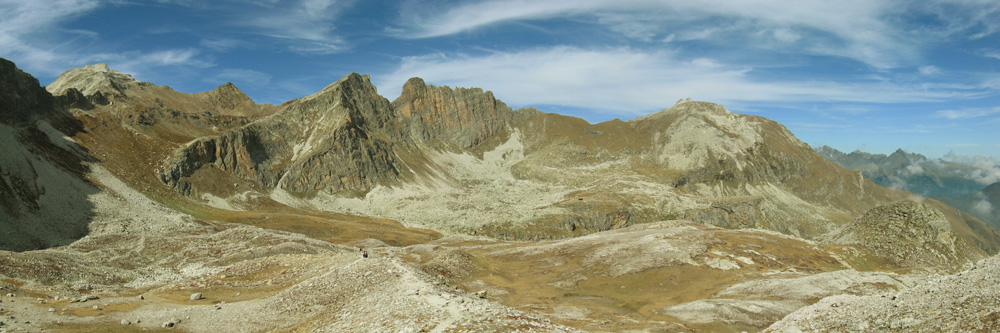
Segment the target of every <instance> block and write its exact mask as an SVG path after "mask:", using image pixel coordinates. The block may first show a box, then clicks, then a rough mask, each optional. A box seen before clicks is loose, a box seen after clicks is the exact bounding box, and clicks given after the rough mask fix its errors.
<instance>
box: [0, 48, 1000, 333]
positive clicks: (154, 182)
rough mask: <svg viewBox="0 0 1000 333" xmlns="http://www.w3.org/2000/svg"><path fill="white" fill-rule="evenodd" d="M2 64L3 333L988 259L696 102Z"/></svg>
mask: <svg viewBox="0 0 1000 333" xmlns="http://www.w3.org/2000/svg"><path fill="white" fill-rule="evenodd" d="M0 65H3V66H2V67H0V70H2V72H0V87H2V88H3V89H2V90H0V106H2V108H3V109H2V114H0V115H2V119H3V125H2V126H0V135H4V136H6V137H7V139H4V140H5V141H4V142H5V144H4V145H3V146H2V147H0V149H3V154H4V157H5V158H4V159H3V161H2V162H0V168H2V171H3V172H2V175H3V178H2V180H3V183H0V185H2V186H3V187H0V191H3V193H2V194H3V195H4V196H3V197H4V198H5V199H4V200H5V201H4V202H3V205H4V206H3V207H4V210H3V212H2V213H3V214H5V215H0V217H3V220H2V221H0V222H2V227H3V229H2V230H3V232H4V234H3V235H2V237H3V239H2V240H0V241H3V242H4V243H0V268H3V269H0V281H2V283H0V289H3V291H4V292H3V294H0V300H3V303H2V304H3V305H4V306H3V308H4V309H3V310H0V312H2V314H3V315H4V316H5V317H4V318H9V319H5V320H3V323H2V324H0V328H3V329H13V330H28V331H33V330H41V329H44V330H56V331H106V330H118V329H122V328H123V325H124V326H125V327H124V328H126V329H131V328H135V329H161V328H164V327H168V326H169V327H173V328H175V329H180V330H184V331H198V332H200V331H219V330H234V329H235V330H243V331H274V330H283V331H300V330H318V331H344V330H362V331H371V330H376V331H378V330H382V331H435V332H440V331H458V330H473V331H495V330H502V331H503V330H529V329H533V330H544V331H574V330H599V331H620V330H670V331H720V330H722V331H741V330H761V329H765V328H767V327H768V326H769V325H771V324H772V323H774V322H777V321H779V320H781V319H782V318H783V317H785V316H786V315H788V314H789V313H792V312H795V311H796V310H798V309H800V308H803V307H807V306H809V305H810V304H813V303H816V302H817V301H819V300H820V299H823V298H824V297H842V296H838V295H855V296H858V297H869V296H871V295H880V294H886V293H906V292H909V291H908V290H910V288H913V286H915V285H921V283H925V282H926V281H932V280H931V279H932V278H933V276H934V275H933V274H937V273H950V272H957V271H958V270H961V269H964V268H967V267H971V265H973V263H975V262H976V261H978V260H981V259H983V258H987V257H988V256H991V255H994V254H996V252H997V251H998V250H1000V237H998V235H997V231H996V230H995V229H993V228H991V227H989V226H987V225H985V224H983V223H982V222H981V221H979V220H978V219H976V218H975V217H972V216H970V215H968V214H966V213H963V212H961V211H958V210H956V209H953V208H951V207H949V206H947V205H944V204H942V203H941V202H938V201H935V200H931V199H926V200H923V201H922V202H917V201H911V196H912V194H911V193H908V192H905V191H900V190H894V189H889V188H885V187H882V186H879V185H876V184H875V183H873V182H871V181H869V180H867V179H865V178H864V177H863V176H862V175H861V174H860V173H858V172H854V171H848V170H846V169H844V168H842V167H840V166H838V165H836V164H834V163H831V162H829V161H827V160H825V159H824V158H823V157H821V156H820V155H818V154H816V153H815V152H814V151H813V150H812V149H811V148H810V147H809V146H808V145H806V144H804V143H802V142H801V141H799V140H798V139H796V138H795V137H794V135H792V133H790V132H789V131H788V130H787V129H786V128H784V127H783V126H781V125H780V124H778V123H775V122H773V121H770V120H767V119H765V118H762V117H755V116H747V115H739V114H734V113H731V112H729V111H727V110H726V109H725V108H723V107H722V106H720V105H717V104H712V103H706V102H697V101H690V100H682V101H679V102H678V103H677V104H676V105H674V106H672V107H670V108H668V109H665V110H663V111H660V112H657V113H654V114H651V115H648V116H646V117H642V118H639V119H635V120H631V121H618V120H616V121H609V122H604V123H599V124H589V123H587V122H586V121H584V120H582V119H577V118H572V117H567V116H562V115H557V114H549V113H544V112H540V111H538V110H534V109H530V108H529V109H517V110H514V109H511V108H509V107H507V106H506V105H505V104H504V103H503V102H501V101H500V100H498V99H497V98H495V97H494V96H493V94H492V93H491V92H489V91H484V90H482V89H476V88H471V89H467V88H450V87H436V86H432V85H427V84H426V83H425V82H424V81H423V80H421V79H418V78H414V79H411V80H409V81H408V82H406V84H405V85H404V87H403V92H402V94H401V96H399V97H398V98H396V99H395V100H393V101H389V100H388V99H386V98H384V97H382V96H379V95H378V92H377V89H376V88H375V87H374V86H373V85H372V84H371V83H370V81H369V79H368V77H366V76H363V75H358V74H350V75H347V76H345V77H343V78H341V79H339V80H336V81H335V82H334V83H332V84H331V85H329V86H328V87H326V88H324V89H322V90H321V91H319V92H317V93H315V94H313V95H310V96H306V97H303V98H300V99H296V100H292V101H288V102H285V103H282V104H281V105H277V106H274V105H258V104H255V103H254V102H253V101H252V100H250V99H249V97H247V96H246V95H245V94H243V93H242V92H240V91H239V90H238V89H237V88H236V87H235V86H234V85H232V84H225V85H222V86H220V87H219V88H217V89H215V90H212V91H208V92H202V93H196V94H187V93H182V92H177V91H174V90H173V89H171V88H169V87H165V86H157V85H155V84H152V83H146V82H141V81H137V80H135V79H134V78H132V77H131V76H129V75H128V74H124V73H120V72H117V71H114V70H112V69H110V68H108V67H107V66H105V65H89V66H85V67H82V68H77V69H71V70H69V71H67V72H66V73H64V74H63V75H62V76H60V77H59V78H58V79H57V80H56V81H55V82H53V83H52V84H50V85H48V86H47V87H45V88H42V87H40V86H39V85H38V82H37V80H34V79H33V78H31V77H30V76H29V75H27V74H25V73H23V72H21V71H20V70H17V69H16V67H14V65H13V64H11V63H9V62H6V61H4V62H2V63H0ZM8 157H11V158H8ZM24 240H30V241H24ZM359 248H362V249H363V250H364V253H365V254H364V255H362V253H361V251H359ZM968 313H969V315H970V316H981V315H987V314H983V313H979V312H968Z"/></svg>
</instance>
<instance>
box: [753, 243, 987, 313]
mask: <svg viewBox="0 0 1000 333" xmlns="http://www.w3.org/2000/svg"><path fill="white" fill-rule="evenodd" d="M766 331H768V332H845V331H852V332H959V331H963V332H973V331H975V332H997V331H1000V257H996V256H994V257H991V258H988V259H984V260H982V261H980V262H978V263H977V264H976V265H975V266H973V267H971V268H969V269H967V270H964V271H962V272H959V273H955V274H953V275H945V276H936V277H931V278H928V279H925V280H923V281H921V282H920V284H918V285H916V286H915V287H913V288H909V289H905V290H902V291H900V292H894V293H881V294H877V295H870V296H850V295H838V296H831V297H827V298H824V299H823V300H821V301H819V302H818V303H816V304H813V305H810V306H807V307H803V308H801V309H799V310H797V311H795V312H793V313H792V314H790V315H788V316H787V317H785V318H784V319H782V320H781V321H779V322H776V323H774V324H773V325H771V326H770V327H769V328H768V329H767V330H766Z"/></svg>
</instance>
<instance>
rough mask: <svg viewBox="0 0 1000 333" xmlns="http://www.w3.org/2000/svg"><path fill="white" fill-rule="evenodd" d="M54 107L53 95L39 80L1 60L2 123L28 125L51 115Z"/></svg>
mask: <svg viewBox="0 0 1000 333" xmlns="http://www.w3.org/2000/svg"><path fill="white" fill-rule="evenodd" d="M53 107H54V105H53V100H52V95H50V94H49V93H48V92H46V91H45V88H44V87H41V86H40V85H39V84H38V79H36V78H34V77H32V76H31V75H28V74H27V73H25V72H23V71H21V70H20V69H18V68H17V66H16V65H14V63H13V62H10V61H9V60H7V59H3V58H0V122H2V123H4V124H8V125H13V126H17V125H24V124H28V123H31V122H33V121H34V120H36V119H38V118H39V117H40V116H42V115H44V114H47V113H51V112H52V110H53Z"/></svg>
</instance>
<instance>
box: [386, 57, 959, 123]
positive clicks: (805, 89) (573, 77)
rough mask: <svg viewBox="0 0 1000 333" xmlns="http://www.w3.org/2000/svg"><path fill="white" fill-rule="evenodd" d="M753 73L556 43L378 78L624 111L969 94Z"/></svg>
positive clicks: (437, 62)
mask: <svg viewBox="0 0 1000 333" xmlns="http://www.w3.org/2000/svg"><path fill="white" fill-rule="evenodd" d="M751 72H752V68H749V67H744V66H734V65H730V64H725V63H723V62H720V61H719V60H716V59H710V58H696V59H682V58H679V57H678V55H677V54H675V53H672V52H667V51H656V52H646V51H639V50H635V49H630V48H612V49H601V50H587V49H580V48H575V47H568V46H557V47H552V48H537V49H531V50H524V51H519V52H495V53H491V54H486V55H482V56H469V55H459V56H448V55H442V54H435V55H427V56H418V57H407V58H403V60H402V63H401V65H400V67H399V68H398V69H397V70H395V71H394V72H392V73H388V74H385V75H381V76H377V77H376V81H377V82H379V86H380V90H381V91H383V92H384V93H385V94H386V96H387V97H389V98H394V97H395V96H398V94H399V91H400V89H401V86H402V84H403V82H405V81H406V79H408V78H410V77H413V76H420V77H422V78H424V79H425V80H426V81H427V82H429V83H433V84H439V85H452V86H461V87H470V86H474V87H484V88H487V89H491V90H493V91H494V92H495V93H496V95H497V97H498V98H500V99H502V100H504V101H506V102H508V103H511V104H514V105H542V104H549V105H563V106H572V107H578V108H585V109H595V110H598V111H604V112H609V113H616V114H622V115H637V114H642V113H646V112H649V111H653V110H659V109H663V108H666V107H669V106H670V105H673V103H674V102H675V101H677V100H678V99H681V98H687V97H691V98H694V99H698V100H705V101H713V102H718V103H723V104H728V103H734V102H740V101H747V102H759V101H768V102H780V103H786V102H801V101H809V102H817V101H841V102H843V101H849V102H869V103H870V102H874V103H893V102H919V101H940V100H944V99H948V98H953V97H965V96H966V95H968V94H970V93H971V92H969V91H965V90H961V89H945V88H927V87H925V86H920V87H908V86H904V85H898V84H892V83H888V82H861V83H849V84H848V83H837V82H829V81H808V80H795V79H790V80H789V81H766V80H759V79H755V78H754V77H753V76H752V75H750V73H751ZM876 91H877V92H878V93H872V92H876Z"/></svg>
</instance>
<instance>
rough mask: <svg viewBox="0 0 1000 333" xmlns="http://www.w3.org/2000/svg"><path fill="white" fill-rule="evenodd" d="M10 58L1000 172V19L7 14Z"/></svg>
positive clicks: (679, 8) (25, 5) (516, 4)
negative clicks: (412, 92)
mask: <svg viewBox="0 0 1000 333" xmlns="http://www.w3.org/2000/svg"><path fill="white" fill-rule="evenodd" d="M0 57H4V58H7V59H10V60H12V61H14V62H15V63H17V64H18V66H19V67H21V68H22V69H24V70H25V71H28V72H29V73H31V74H33V75H35V76H36V77H38V78H39V80H40V81H41V82H42V84H47V83H49V82H51V81H52V80H54V79H55V78H56V77H57V76H58V75H59V74H60V73H61V72H63V71H65V70H67V69H69V68H73V67H79V66H82V65H85V64H92V63H98V62H105V63H108V64H109V65H110V66H111V67H112V68H113V69H117V70H119V71H122V72H126V73H131V74H133V75H134V76H135V77H136V78H138V79H140V80H143V81H149V82H153V83H156V84H160V85H169V86H171V87H173V88H174V89H176V90H179V91H184V92H199V91H205V90H210V89H212V88H214V87H216V86H218V85H220V84H222V83H225V82H227V81H231V82H233V83H235V84H236V85H237V86H238V87H240V89H242V90H243V91H245V92H246V93H247V94H248V95H249V96H250V97H251V98H253V99H254V100H255V101H257V102H258V103H274V104H277V103H281V102H283V101H286V100H289V99H293V98H297V97H302V96H305V95H308V94H311V93H313V92H316V91H318V90H320V89H322V88H323V87H324V86H326V85H327V84H329V83H331V82H333V81H335V80H337V79H338V78H340V77H342V76H344V75H346V74H348V73H350V72H358V73H362V74H370V75H372V81H373V82H374V83H375V84H376V85H377V86H378V88H379V91H380V93H382V95H384V96H386V97H387V98H389V99H390V100H391V99H394V98H395V97H396V96H398V94H399V91H400V88H401V86H402V84H403V82H405V81H406V79H408V78H410V77H412V76H420V77H422V78H424V79H425V80H426V81H427V82H428V83H431V84H436V85H449V86H460V87H482V88H484V89H487V90H492V91H493V92H494V93H495V95H496V96H497V97H498V98H500V99H501V100H503V101H505V102H506V103H507V104H509V105H511V106H515V107H521V106H534V107H537V108H538V109H540V110H543V111H549V112H558V113H563V114H568V115H574V116H579V117H582V118H585V119H587V120H589V121H591V122H600V121H605V120H609V119H614V118H621V119H623V120H628V119H633V118H635V117H637V116H641V115H644V114H648V113H650V112H655V111H658V110H661V109H664V108H667V107H669V106H671V105H673V104H674V102H676V101H677V100H678V99H682V98H688V97H690V98H693V99H695V100H703V101H710V102H716V103H720V104H723V105H724V106H726V107H727V108H728V109H729V110H731V111H734V112H739V113H745V114H754V115H760V116H764V117H767V118H770V119H773V120H776V121H779V122H781V123H782V124H784V125H785V126H787V127H788V128H789V129H790V130H791V131H792V132H793V133H795V134H796V136H798V137H799V138H800V139H802V140H803V141H805V142H807V143H809V144H810V145H824V144H826V145H831V146H833V147H834V148H837V149H840V150H843V151H852V150H854V149H861V150H864V151H869V152H875V153H890V152H892V151H893V150H895V149H896V148H903V149H904V150H907V151H912V152H917V153H922V154H925V155H927V156H928V157H932V158H934V157H940V156H942V155H944V154H946V153H948V152H949V151H954V152H955V153H956V154H958V155H969V156H971V155H982V156H990V157H993V158H1000V134H998V131H997V129H1000V2H998V1H996V0H947V1H908V0H887V1H876V0H845V1H829V0H819V1H817V0H801V1H773V0H705V1H669V0H663V1H622V0H576V1H550V0H507V1H449V0H415V1H406V0H403V1H382V0H368V1H364V0H356V1H350V0H296V1H283V0H248V1H235V0H218V1H195V0H160V1H124V0H121V1H113V0H50V1H38V0H0Z"/></svg>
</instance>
